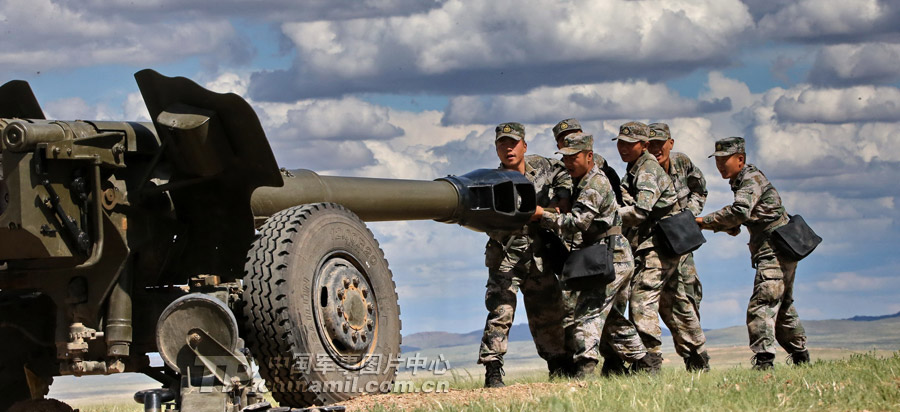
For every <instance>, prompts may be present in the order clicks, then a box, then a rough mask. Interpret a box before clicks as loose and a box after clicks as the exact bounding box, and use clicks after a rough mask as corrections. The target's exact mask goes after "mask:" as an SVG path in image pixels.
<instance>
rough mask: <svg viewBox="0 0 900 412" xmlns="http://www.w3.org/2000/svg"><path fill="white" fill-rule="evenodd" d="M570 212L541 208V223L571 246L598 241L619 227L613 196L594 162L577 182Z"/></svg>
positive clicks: (581, 245) (620, 224)
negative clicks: (606, 233)
mask: <svg viewBox="0 0 900 412" xmlns="http://www.w3.org/2000/svg"><path fill="white" fill-rule="evenodd" d="M572 197H573V198H575V201H574V204H573V205H572V211H571V212H568V213H560V212H556V211H551V210H549V209H545V210H544V214H543V215H542V216H541V220H540V224H541V226H542V227H544V228H547V229H550V230H552V231H554V232H556V233H557V234H558V235H559V237H560V238H561V239H563V240H564V241H565V242H566V245H567V246H569V248H570V249H579V248H581V247H583V246H587V245H591V244H593V243H596V242H597V241H600V240H601V238H602V235H603V234H604V233H605V232H607V231H609V230H610V229H611V228H613V227H620V226H622V219H621V218H619V214H618V205H617V204H616V197H615V194H613V190H612V186H611V185H610V184H609V180H607V178H606V175H604V174H603V173H602V172H600V169H598V168H597V166H596V165H594V167H593V168H592V169H591V170H590V171H588V172H587V174H586V175H584V176H582V178H581V179H580V180H578V182H576V186H575V189H574V191H573V193H572Z"/></svg>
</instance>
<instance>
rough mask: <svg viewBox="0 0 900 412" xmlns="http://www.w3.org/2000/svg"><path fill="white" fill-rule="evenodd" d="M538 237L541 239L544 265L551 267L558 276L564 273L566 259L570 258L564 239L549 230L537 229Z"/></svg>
mask: <svg viewBox="0 0 900 412" xmlns="http://www.w3.org/2000/svg"><path fill="white" fill-rule="evenodd" d="M537 236H538V237H539V238H540V239H541V257H542V258H543V259H544V265H546V266H548V267H550V269H551V270H553V273H556V274H557V275H558V274H560V273H562V270H563V266H564V265H565V264H566V259H568V257H569V249H568V248H566V245H565V243H563V241H562V239H560V238H559V236H557V235H556V233H553V232H551V231H550V230H548V229H544V228H539V229H537Z"/></svg>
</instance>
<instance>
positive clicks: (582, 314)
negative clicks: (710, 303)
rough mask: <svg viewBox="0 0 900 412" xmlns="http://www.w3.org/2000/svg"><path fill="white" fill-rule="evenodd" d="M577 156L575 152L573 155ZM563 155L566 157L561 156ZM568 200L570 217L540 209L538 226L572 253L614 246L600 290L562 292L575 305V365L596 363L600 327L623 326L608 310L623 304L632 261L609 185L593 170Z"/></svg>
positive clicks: (583, 141) (585, 139) (583, 139)
mask: <svg viewBox="0 0 900 412" xmlns="http://www.w3.org/2000/svg"><path fill="white" fill-rule="evenodd" d="M565 139H566V142H567V143H566V147H565V149H569V150H574V149H571V147H580V146H578V145H579V144H580V145H582V146H586V147H588V148H590V146H591V144H590V142H591V141H592V138H591V137H590V136H585V135H580V134H579V135H570V136H567V137H566V138H565ZM579 141H580V143H579ZM573 142H574V143H573ZM565 149H563V150H565ZM585 150H586V149H585ZM577 152H578V150H576V151H575V153H577ZM562 153H564V154H567V152H565V151H563V152H562ZM572 197H573V198H575V202H574V205H573V206H572V211H571V212H568V213H561V212H556V211H551V210H549V209H545V210H544V214H543V216H542V217H541V221H540V224H541V226H543V227H545V228H547V229H550V230H553V231H555V232H557V233H558V234H559V235H560V237H561V238H562V239H563V240H565V242H566V244H567V245H568V246H569V247H570V249H573V250H574V249H581V248H584V247H586V246H589V245H593V244H596V243H604V242H609V241H611V242H613V243H612V247H613V264H614V268H615V272H616V277H615V280H614V281H613V282H611V283H609V284H607V285H605V286H604V287H603V288H597V289H593V290H584V291H569V292H567V293H568V297H569V299H570V302H573V303H574V304H573V305H572V306H573V308H574V318H573V322H572V323H573V328H572V329H573V333H572V334H571V335H570V336H569V338H570V339H571V341H572V343H573V345H572V346H574V349H575V350H574V359H575V362H576V363H579V362H584V361H593V362H596V361H597V360H598V359H599V356H600V345H601V336H602V335H603V331H604V325H605V323H606V322H607V321H612V320H613V318H614V317H616V316H618V317H619V318H620V320H618V321H617V322H622V321H624V322H628V321H627V319H625V318H624V317H623V316H622V315H621V314H618V315H616V312H615V311H612V309H613V306H614V303H615V301H616V299H617V297H619V298H620V299H624V298H622V295H621V293H622V291H623V290H627V286H628V283H629V282H630V280H631V275H632V273H633V271H634V260H633V256H632V254H631V247H630V246H629V245H628V241H627V240H626V239H625V237H624V236H623V235H621V234H618V233H617V232H620V231H621V225H622V220H621V219H620V218H619V215H618V214H617V209H618V207H617V204H616V200H615V195H614V194H613V191H612V186H610V184H609V181H608V180H607V178H606V176H605V175H604V174H603V173H601V172H600V170H599V169H598V168H597V167H596V165H595V166H594V167H593V168H592V169H591V170H590V171H588V172H587V174H585V175H584V176H582V178H581V179H579V180H578V182H577V183H576V186H575V189H574V191H573V193H572ZM608 232H613V234H608ZM642 354H643V353H641V355H642Z"/></svg>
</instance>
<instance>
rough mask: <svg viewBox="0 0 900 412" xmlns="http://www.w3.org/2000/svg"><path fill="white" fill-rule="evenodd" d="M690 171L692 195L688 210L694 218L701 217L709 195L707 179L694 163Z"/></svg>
mask: <svg viewBox="0 0 900 412" xmlns="http://www.w3.org/2000/svg"><path fill="white" fill-rule="evenodd" d="M688 170H689V172H688V175H687V186H688V189H690V191H691V194H690V195H689V196H688V209H690V210H691V213H693V214H694V216H700V213H702V212H703V206H704V205H705V204H706V195H707V194H708V193H709V192H708V191H707V190H706V178H704V177H703V172H701V171H700V169H699V168H698V167H697V166H696V165H694V164H693V163H690V164H689V166H688Z"/></svg>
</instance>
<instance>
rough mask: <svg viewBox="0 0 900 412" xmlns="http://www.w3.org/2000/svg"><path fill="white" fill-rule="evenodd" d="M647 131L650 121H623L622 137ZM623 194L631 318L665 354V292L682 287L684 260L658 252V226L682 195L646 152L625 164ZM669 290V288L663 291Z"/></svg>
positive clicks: (654, 349)
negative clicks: (631, 266) (631, 268)
mask: <svg viewBox="0 0 900 412" xmlns="http://www.w3.org/2000/svg"><path fill="white" fill-rule="evenodd" d="M648 135H649V130H648V128H647V126H646V125H644V124H643V123H638V122H630V123H626V124H624V125H622V127H621V128H620V131H619V136H618V137H617V139H623V140H626V141H637V140H643V141H647V140H646V139H647V136H648ZM622 198H623V203H624V204H625V205H624V207H622V208H620V209H619V214H620V215H621V216H622V220H623V226H624V227H625V229H626V236H627V237H628V239H629V240H630V241H631V247H632V250H634V254H635V274H634V279H633V280H632V282H631V287H632V290H631V299H630V307H629V309H630V312H629V316H630V318H631V321H632V323H633V324H634V327H635V328H636V329H637V333H638V334H639V335H640V337H641V341H643V342H644V346H646V348H647V351H648V353H654V354H660V353H661V346H662V329H661V328H660V327H659V315H660V311H659V306H660V295H661V294H663V293H673V292H677V289H676V290H673V289H674V288H677V286H678V282H677V277H675V271H676V270H677V267H678V261H679V258H678V257H670V256H666V255H660V254H659V252H658V251H659V250H660V248H659V246H658V245H657V244H656V243H657V241H656V237H655V236H654V227H655V226H656V223H657V222H658V221H659V220H660V219H662V218H664V217H667V216H670V215H672V214H674V213H675V212H676V211H678V210H679V209H678V207H677V194H676V192H675V186H674V184H673V183H672V179H671V178H670V177H669V174H668V173H666V171H665V170H663V168H662V167H661V166H660V165H659V163H658V162H657V161H656V158H655V157H653V155H651V154H650V153H648V152H647V151H644V153H642V154H641V156H640V157H639V158H638V159H637V160H635V161H634V162H632V163H630V164H629V165H628V167H627V168H626V173H625V176H624V178H623V180H622ZM664 288H666V289H667V291H666V292H663V290H664ZM682 293H683V288H682ZM620 333H624V332H620Z"/></svg>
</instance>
